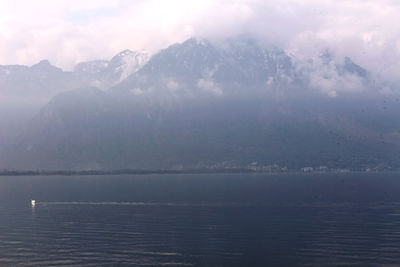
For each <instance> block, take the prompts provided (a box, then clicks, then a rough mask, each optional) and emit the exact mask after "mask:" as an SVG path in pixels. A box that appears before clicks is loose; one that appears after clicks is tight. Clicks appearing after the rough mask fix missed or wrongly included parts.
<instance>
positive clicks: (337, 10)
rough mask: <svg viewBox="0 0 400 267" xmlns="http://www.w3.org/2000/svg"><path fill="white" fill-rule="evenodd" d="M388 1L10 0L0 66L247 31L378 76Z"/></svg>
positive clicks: (3, 9)
mask: <svg viewBox="0 0 400 267" xmlns="http://www.w3.org/2000/svg"><path fill="white" fill-rule="evenodd" d="M399 13H400V5H399V4H398V2H397V1H393V0H379V1H378V0H353V1H345V0H341V1H335V0H324V1H321V0H307V1H306V0H279V1H278V0H270V1H263V0H202V1H188V0H170V1H163V0H146V1H139V0H85V1H77V0H57V1H54V0H35V1H31V0H14V1H1V2H0V47H1V48H0V64H15V63H19V64H28V65H29V64H34V63H36V62H38V61H39V60H40V59H43V58H48V59H49V60H50V61H51V62H52V63H53V64H56V65H58V66H61V67H63V68H66V69H71V68H72V67H73V65H74V64H75V63H77V62H79V61H83V60H91V59H95V58H102V59H109V58H110V57H111V56H113V55H114V54H116V53H117V52H119V51H121V50H124V49H126V48H129V49H133V50H139V49H142V48H146V49H149V50H150V52H154V51H155V50H158V49H160V48H164V47H166V46H167V45H169V44H171V43H174V42H179V41H183V40H184V39H186V38H188V37H191V36H193V35H196V36H201V37H205V38H225V37H228V36H229V35H234V34H240V33H250V34H254V35H256V36H258V37H259V38H261V39H263V40H265V41H268V42H272V43H275V44H276V45H278V46H281V47H282V48H284V49H287V50H290V51H291V52H293V53H295V55H296V56H297V57H299V58H306V57H309V56H311V55H313V54H314V53H315V51H316V50H322V49H324V48H325V47H330V48H331V49H332V50H334V51H335V52H336V53H337V54H338V55H341V56H343V55H349V56H350V57H352V58H353V59H354V60H355V61H356V62H358V63H360V64H361V65H363V66H366V67H367V68H368V69H370V70H372V71H376V72H378V73H381V75H383V76H384V77H392V78H396V77H397V76H398V75H397V74H398V72H399V70H400V29H399V27H398V25H397V24H398V23H395V22H396V21H397V20H398V19H397V17H398V14H399Z"/></svg>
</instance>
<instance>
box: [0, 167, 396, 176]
mask: <svg viewBox="0 0 400 267" xmlns="http://www.w3.org/2000/svg"><path fill="white" fill-rule="evenodd" d="M379 173H380V174H384V173H392V174H395V173H398V174H400V171H398V170H390V171H389V170H387V171H350V170H349V171H335V170H332V171H312V172H304V171H290V170H288V171H285V172H271V171H262V170H252V169H246V168H243V169H187V170H110V171H94V170H93V171H63V170H58V171H45V170H42V171H32V170H31V171H8V170H5V171H0V176H104V175H129V174H131V175H151V174H160V175H168V174H177V175H179V174H269V175H285V174H299V175H300V174H301V175H312V174H379Z"/></svg>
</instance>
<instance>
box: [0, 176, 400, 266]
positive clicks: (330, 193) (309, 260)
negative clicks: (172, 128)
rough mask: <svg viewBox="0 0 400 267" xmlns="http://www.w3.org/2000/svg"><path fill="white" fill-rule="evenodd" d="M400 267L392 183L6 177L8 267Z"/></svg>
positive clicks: (397, 202) (0, 241)
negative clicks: (31, 201)
mask: <svg viewBox="0 0 400 267" xmlns="http://www.w3.org/2000/svg"><path fill="white" fill-rule="evenodd" d="M30 199H36V200H37V202H38V203H37V205H36V207H35V208H32V207H31V206H30ZM399 264H400V176H399V175H395V174H368V175H367V174H345V175H344V174H342V175H337V174H322V175H321V174H318V175H317V174H314V175H279V176H278V175H243V174H235V175H227V174H224V175H143V176H134V175H131V176H81V177H80V176H71V177H63V176H47V177H0V266H8V265H10V266H15V265H24V266H26V265H31V266H36V265H38V266H43V265H51V266H57V265H70V266H77V265H92V266H102V265H104V266H110V265H136V266H141V265H143V266H160V265H161V266H162V265H166V266H168V265H170V266H180V265H182V266H265V265H270V266H296V265H299V266H309V265H311V266H321V265H324V266H329V265H330V266H338V265H344V266H348V265H352V266H398V265H399Z"/></svg>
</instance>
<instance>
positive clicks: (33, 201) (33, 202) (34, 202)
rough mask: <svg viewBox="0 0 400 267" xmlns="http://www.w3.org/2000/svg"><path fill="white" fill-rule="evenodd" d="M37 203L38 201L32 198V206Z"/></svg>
mask: <svg viewBox="0 0 400 267" xmlns="http://www.w3.org/2000/svg"><path fill="white" fill-rule="evenodd" d="M35 205H36V201H35V200H34V199H32V200H31V206H32V207H35Z"/></svg>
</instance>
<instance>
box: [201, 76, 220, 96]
mask: <svg viewBox="0 0 400 267" xmlns="http://www.w3.org/2000/svg"><path fill="white" fill-rule="evenodd" d="M197 87H198V88H199V89H202V90H204V91H207V92H211V93H213V94H215V95H222V94H223V91H222V89H221V88H220V87H218V86H217V85H216V84H215V83H214V82H213V81H209V80H204V79H200V80H198V82H197Z"/></svg>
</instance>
